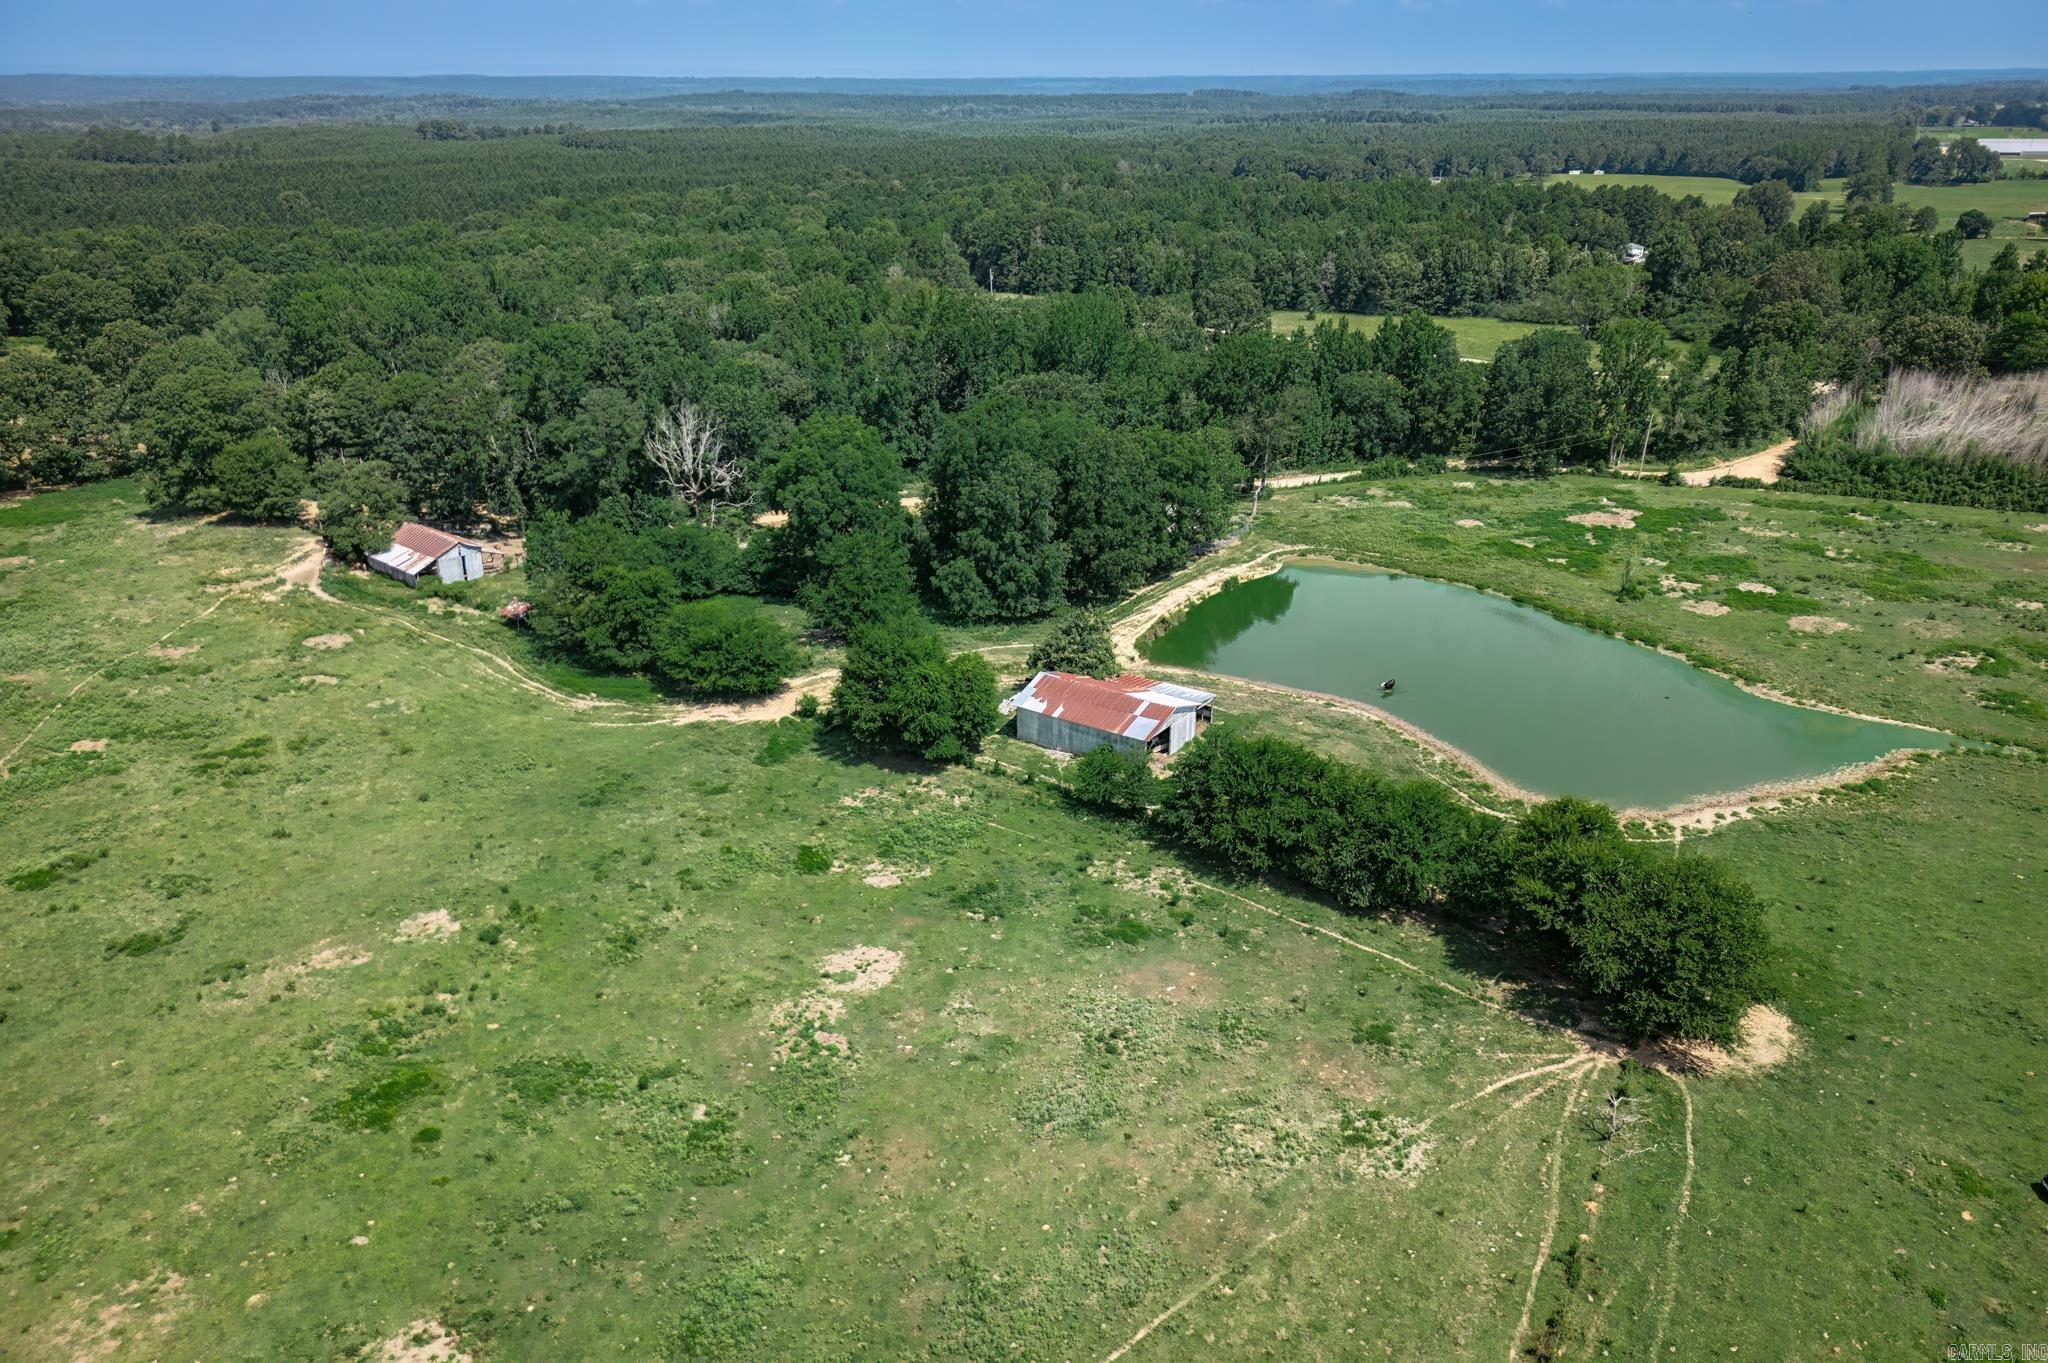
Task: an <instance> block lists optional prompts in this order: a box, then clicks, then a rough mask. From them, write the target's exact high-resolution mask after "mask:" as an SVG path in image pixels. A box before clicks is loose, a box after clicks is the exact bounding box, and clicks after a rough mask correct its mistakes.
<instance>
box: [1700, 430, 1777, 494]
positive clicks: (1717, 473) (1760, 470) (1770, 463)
mask: <svg viewBox="0 0 2048 1363" xmlns="http://www.w3.org/2000/svg"><path fill="white" fill-rule="evenodd" d="M1798 443H1799V442H1798V441H1797V440H1795V439H1786V440H1780V441H1779V442H1778V443H1777V444H1775V445H1773V446H1771V447H1770V448H1769V449H1764V450H1758V451H1757V452H1756V453H1755V454H1745V455H1743V456H1742V458H1740V459H1730V460H1729V461H1728V462H1727V463H1725V464H1715V465H1712V466H1711V467H1708V468H1703V469H1693V470H1692V471H1691V472H1689V473H1681V474H1679V475H1678V476H1679V477H1680V478H1683V479H1684V480H1685V485H1686V486H1687V487H1705V486H1706V485H1707V484H1709V483H1711V482H1713V481H1714V480H1715V479H1716V478H1756V479H1759V480H1761V481H1763V482H1766V483H1775V482H1777V481H1778V470H1779V469H1781V468H1783V467H1784V466H1785V456H1786V455H1788V454H1790V453H1792V447H1793V446H1794V445H1796V444H1798Z"/></svg>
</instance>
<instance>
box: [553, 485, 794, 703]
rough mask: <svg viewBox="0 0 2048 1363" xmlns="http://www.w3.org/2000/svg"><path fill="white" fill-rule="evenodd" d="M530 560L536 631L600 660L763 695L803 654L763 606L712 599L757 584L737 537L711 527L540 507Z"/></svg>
mask: <svg viewBox="0 0 2048 1363" xmlns="http://www.w3.org/2000/svg"><path fill="white" fill-rule="evenodd" d="M527 567H528V571H529V573H530V574H531V576H532V579H533V596H534V600H533V608H532V610H531V611H530V612H529V613H528V614H527V616H526V617H525V618H526V619H527V621H528V622H529V623H530V624H531V626H532V628H533V631H534V633H535V634H536V635H538V636H539V637H540V639H541V640H542V641H543V642H544V643H545V644H548V645H550V646H552V647H554V648H556V649H558V650H560V651H562V652H564V653H567V654H570V655H572V656H574V657H577V658H579V659H581V660H583V661H584V662H587V663H589V664H591V665H593V666H596V667H601V668H607V669H612V670H616V671H623V672H638V671H646V672H649V673H651V674H652V675H654V676H655V677H657V678H659V679H660V680H661V681H663V682H664V683H666V684H668V685H670V686H674V687H677V688H679V689H681V690H685V691H691V692H696V693H699V694H713V695H760V694H763V693H765V692H768V691H772V690H774V689H775V688H776V687H777V686H778V685H780V684H781V683H782V680H783V679H784V678H786V677H788V676H790V675H791V674H792V673H793V672H795V671H796V669H797V666H798V665H799V663H800V661H801V660H800V658H799V657H798V654H797V650H796V647H795V645H794V644H793V643H792V641H791V640H790V638H789V636H788V634H787V632H786V631H784V630H783V629H782V628H781V627H780V626H779V625H777V624H775V623H774V621H772V620H770V619H769V618H768V617H767V616H766V615H764V614H763V613H762V612H761V610H760V608H759V607H758V606H756V605H753V604H751V603H741V602H736V601H728V600H712V599H709V598H714V597H720V596H724V595H726V594H729V593H736V592H745V591H750V590H751V589H752V588H753V586H754V584H755V577H756V570H755V568H754V566H753V564H752V563H751V562H750V561H749V560H748V559H746V558H745V557H744V556H743V553H742V551H741V549H740V547H739V545H738V543H737V542H736V541H735V540H734V539H733V538H732V536H730V535H728V534H726V533H725V532H723V531H720V530H716V529H712V528H711V527H709V526H705V525H700V524H696V523H693V522H684V523H681V524H677V525H665V524H660V523H655V524H651V525H647V526H644V527H639V528H635V527H633V526H631V525H629V524H627V523H626V521H625V518H623V517H618V518H615V517H609V516H591V517H587V518H585V519H583V520H579V521H570V520H568V519H567V518H566V517H563V516H560V515H556V514H544V515H541V516H537V517H535V518H534V524H533V532H532V534H531V535H530V536H529V537H528V540H527Z"/></svg>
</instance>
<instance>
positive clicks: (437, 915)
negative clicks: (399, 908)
mask: <svg viewBox="0 0 2048 1363" xmlns="http://www.w3.org/2000/svg"><path fill="white" fill-rule="evenodd" d="M460 931H462V924H461V923H460V922H459V921H457V919H456V918H455V916H454V915H453V914H450V913H449V912H448V910H446V909H429V910H428V911H427V912H425V913H416V914H414V915H413V916H412V917H410V918H408V919H406V920H405V921H404V922H403V923H400V924H399V925H398V932H397V934H396V935H395V936H393V937H392V939H391V940H392V941H394V942H445V941H447V940H448V939H449V938H450V937H453V936H454V935H455V934H456V933H458V932H460Z"/></svg>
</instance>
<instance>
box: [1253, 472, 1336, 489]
mask: <svg viewBox="0 0 2048 1363" xmlns="http://www.w3.org/2000/svg"><path fill="white" fill-rule="evenodd" d="M1357 476H1358V470H1357V469H1346V470H1344V471H1343V472H1341V473H1283V474H1281V475H1280V476H1279V477H1277V478H1268V479H1267V480H1266V481H1265V484H1264V486H1265V489H1266V491H1268V492H1283V491H1285V490H1286V489H1288V488H1291V487H1311V486H1313V485H1315V484H1317V483H1336V482H1341V481H1343V480H1344V479H1346V478H1355V477H1357Z"/></svg>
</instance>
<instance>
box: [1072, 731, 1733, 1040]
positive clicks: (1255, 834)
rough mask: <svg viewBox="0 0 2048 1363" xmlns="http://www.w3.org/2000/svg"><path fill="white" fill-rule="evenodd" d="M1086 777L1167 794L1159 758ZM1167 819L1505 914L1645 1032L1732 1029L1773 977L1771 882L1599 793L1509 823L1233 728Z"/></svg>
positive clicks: (1214, 847) (1335, 871) (1540, 953)
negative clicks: (1636, 823)
mask: <svg viewBox="0 0 2048 1363" xmlns="http://www.w3.org/2000/svg"><path fill="white" fill-rule="evenodd" d="M1071 776H1072V782H1073V785H1072V791H1073V794H1074V795H1075V797H1076V798H1078V799H1081V800H1083V801H1085V802H1087V803H1090V804H1094V805H1097V806H1099V807H1104V808H1110V809H1116V810H1120V811H1123V812H1132V813H1135V812H1138V811H1140V810H1142V809H1143V808H1144V807H1145V806H1146V805H1147V804H1149V803H1150V802H1151V799H1152V794H1153V788H1154V787H1153V784H1152V778H1151V775H1150V772H1149V771H1148V770H1146V769H1145V767H1144V764H1143V762H1142V760H1135V761H1134V760H1133V759H1132V758H1129V757H1126V756H1123V755H1121V754H1117V753H1114V752H1112V751H1111V750H1109V749H1107V748H1100V749H1097V750H1096V751H1095V752H1093V753H1090V754H1088V755H1086V756H1084V757H1083V758H1082V759H1081V760H1080V761H1079V762H1077V763H1076V764H1075V765H1074V767H1073V769H1072V772H1071ZM1141 778H1142V779H1141ZM1152 818H1153V822H1154V824H1155V826H1156V827H1158V828H1160V829H1161V830H1163V831H1164V832H1166V833H1167V834H1168V835H1170V836H1171V837H1173V838H1174V839H1176V840H1177V841H1179V842H1180V843H1182V844H1183V845H1185V846H1187V847H1188V848H1190V849H1192V850H1194V851H1197V852H1200V853H1202V854H1204V855H1206V856H1209V857H1212V858H1214V859H1215V860H1217V861H1219V862H1222V863H1224V864H1226V865H1229V866H1231V867H1232V868H1234V869H1237V870H1240V871H1245V872H1249V873H1254V874H1274V875H1282V876H1287V877H1289V878H1291V879H1294V880H1299V881H1301V882H1303V883H1305V884H1308V885H1311V886H1314V887H1316V888H1317V889H1319V890H1321V891H1322V892H1323V893H1325V894H1327V895H1329V896H1330V897H1331V898H1332V899H1334V900H1335V901H1336V902H1337V904H1338V905H1339V907H1341V908H1344V909H1347V910H1350V911H1354V912H1385V911H1390V910H1395V909H1402V908H1408V907H1413V906H1417V905H1423V904H1436V905H1441V906H1442V907H1443V908H1444V909H1446V910H1447V911H1449V912H1452V913H1455V914H1458V915H1460V916H1463V917H1468V918H1474V919H1482V920H1491V921H1497V922H1500V923H1503V924H1504V925H1505V926H1506V929H1507V931H1508V933H1509V935H1510V939H1511V940H1512V941H1514V942H1516V943H1517V944H1518V945H1519V946H1520V947H1521V949H1522V950H1523V951H1524V952H1525V953H1526V954H1527V955H1528V957H1529V958H1530V960H1531V961H1532V963H1534V962H1540V963H1541V964H1542V965H1544V966H1546V967H1548V968H1552V969H1555V970H1557V971H1559V972H1561V973H1562V974H1564V975H1565V976H1567V977H1568V978H1570V979H1571V981H1572V982H1573V983H1574V984H1575V985H1576V986H1578V987H1579V988H1580V989H1581V990H1583V991H1584V992H1585V993H1586V994H1587V995H1588V996H1589V997H1590V998H1591V999H1592V1000H1593V1001H1594V1002H1596V1003H1597V1004H1598V1005H1599V1007H1600V1009H1601V1012H1602V1015H1603V1017H1604V1018H1605V1020H1606V1021H1607V1023H1608V1024H1609V1025H1610V1026H1612V1027H1613V1028H1615V1029H1616V1030H1617V1031H1618V1032H1620V1033H1621V1034H1623V1035H1624V1036H1626V1037H1628V1038H1629V1039H1630V1040H1632V1041H1636V1040H1642V1039H1644V1038H1647V1037H1653V1036H1672V1037H1684V1038H1698V1039H1707V1040H1718V1041H1727V1040H1732V1039H1733V1038H1734V1036H1735V1033H1736V1030H1737V1028H1738V1026H1739V1024H1740V1021H1741V1018H1742V1015H1743V1013H1744V1011H1745V1010H1746V1009H1747V1008H1748V1007H1749V1005H1750V1004H1751V1003H1753V1002H1754V1001H1755V1000H1756V998H1757V995H1758V992H1759V990H1760V989H1761V987H1762V971H1763V963H1764V959H1765V956H1766V954H1767V951H1768V938H1767V934H1766V932H1765V928H1764V923H1763V913H1762V908H1761V906H1760V904H1759V902H1758V900H1757V897H1756V895H1755V894H1754V892H1753V891H1752V890H1751V889H1750V888H1749V887H1748V886H1747V885H1745V884H1744V883H1743V882H1742V881H1741V880H1740V879H1739V878H1737V877H1736V876H1734V875H1732V874H1731V873H1729V872H1728V871H1727V870H1725V869H1724V868H1723V867H1722V866H1720V865H1719V864H1718V863H1716V862H1713V861H1710V860H1708V859H1706V858H1703V857H1697V856H1685V855H1673V854H1670V853H1666V852H1663V851H1652V850H1650V849H1648V848H1645V847H1642V846H1638V845H1636V844H1634V843H1631V842H1629V841H1628V840H1627V839H1626V838H1625V837H1624V836H1623V835H1622V832H1621V828H1620V826H1619V825H1618V824H1617V823H1616V822H1615V819H1614V815H1613V812H1612V811H1611V810H1609V809H1608V808H1607V807H1606V806H1604V805H1599V804H1595V803H1592V802H1590V801H1585V800H1579V799H1575V798H1570V797H1566V798H1562V799H1558V800H1552V801H1550V802H1548V803H1546V804H1542V805H1539V806H1537V807H1536V808H1535V809H1533V810H1531V811H1530V812H1529V814H1528V815H1527V816H1525V817H1524V818H1523V819H1521V820H1520V821H1519V822H1517V823H1513V824H1503V823H1500V822H1499V821H1496V820H1492V819H1488V818H1485V817H1483V816H1480V815H1478V814H1476V813H1474V812H1473V811H1472V810H1470V809H1468V808H1467V807H1465V806H1464V805H1462V804H1460V803H1459V802H1458V801H1457V800H1456V799H1455V798H1454V797H1453V796H1452V795H1451V794H1450V793H1449V792H1447V791H1446V790H1445V789H1444V788H1443V787H1441V786H1438V785H1435V784H1433V783H1431V782H1427V781H1396V780H1388V779H1385V778H1382V777H1378V776H1375V775H1373V774H1371V773H1369V772H1366V771H1364V770H1362V769H1360V768H1357V767H1354V766H1350V765H1348V764H1346V763H1343V762H1337V761H1332V760H1331V759H1329V758H1325V757H1322V756H1319V755H1318V754H1316V753H1314V752H1311V751H1310V750H1309V749H1307V748H1304V747H1302V746H1300V745H1299V744H1295V743H1289V742H1286V741H1285V740H1282V739H1275V738H1261V737H1247V736H1242V735H1239V734H1237V733H1234V732H1232V731H1231V730H1230V729H1228V728H1227V727H1226V728H1216V729H1212V730H1210V731H1209V732H1208V733H1207V734H1206V735H1204V736H1203V737H1202V738H1201V739H1199V740H1198V741H1197V742H1195V743H1194V744H1192V745H1190V746H1189V747H1188V748H1186V749H1185V750H1183V752H1182V753H1181V755H1180V758H1179V760H1178V762H1177V763H1176V764H1175V770H1174V774H1173V779H1172V780H1171V781H1170V782H1168V783H1166V788H1165V793H1164V798H1163V800H1162V801H1161V802H1160V803H1159V806H1158V808H1157V810H1156V811H1155V812H1154V813H1153V815H1152Z"/></svg>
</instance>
